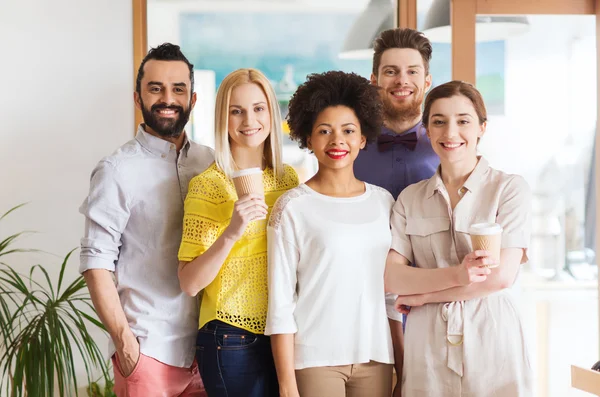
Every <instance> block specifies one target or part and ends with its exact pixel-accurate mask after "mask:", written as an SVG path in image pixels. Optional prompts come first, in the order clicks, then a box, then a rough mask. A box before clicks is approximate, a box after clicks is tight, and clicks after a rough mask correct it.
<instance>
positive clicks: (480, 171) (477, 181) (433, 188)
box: [427, 156, 490, 198]
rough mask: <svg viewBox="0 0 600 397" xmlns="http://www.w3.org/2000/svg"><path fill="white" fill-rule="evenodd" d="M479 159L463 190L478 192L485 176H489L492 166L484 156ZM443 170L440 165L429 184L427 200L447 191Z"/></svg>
mask: <svg viewBox="0 0 600 397" xmlns="http://www.w3.org/2000/svg"><path fill="white" fill-rule="evenodd" d="M478 158H479V161H478V162H477V165H476V166H475V168H474V169H473V172H471V175H469V177H468V178H467V180H466V181H465V183H464V185H463V188H464V189H467V190H468V191H470V192H474V191H476V190H477V189H478V188H479V187H480V186H481V182H482V181H483V179H484V178H485V175H486V174H487V172H488V170H489V168H490V165H489V163H488V161H487V160H486V159H485V158H483V157H482V156H479V157H478ZM441 170H442V166H441V164H440V165H439V166H438V169H437V171H436V172H435V174H434V175H433V176H432V177H431V178H430V179H429V181H428V182H427V198H431V196H433V194H434V193H435V192H437V191H439V190H441V189H444V190H445V189H446V187H445V186H444V182H443V181H442V175H441ZM461 190H462V189H461Z"/></svg>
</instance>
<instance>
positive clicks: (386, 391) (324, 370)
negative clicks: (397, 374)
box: [296, 361, 393, 397]
mask: <svg viewBox="0 0 600 397" xmlns="http://www.w3.org/2000/svg"><path fill="white" fill-rule="evenodd" d="M392 367H393V366H392V364H382V363H378V362H375V361H370V362H368V363H365V364H352V365H340V366H335V367H314V368H305V369H300V370H297V371H296V382H297V383H298V391H299V392H300V397H390V396H391V395H392Z"/></svg>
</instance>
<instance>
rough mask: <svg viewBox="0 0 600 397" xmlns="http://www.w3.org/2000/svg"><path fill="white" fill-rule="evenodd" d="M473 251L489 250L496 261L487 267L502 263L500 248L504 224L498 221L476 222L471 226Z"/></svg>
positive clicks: (470, 233)
mask: <svg viewBox="0 0 600 397" xmlns="http://www.w3.org/2000/svg"><path fill="white" fill-rule="evenodd" d="M469 235H470V236H471V244H473V251H477V250H484V251H489V252H490V253H491V254H492V255H491V256H492V258H493V259H495V261H496V263H494V264H493V265H488V266H487V267H498V266H499V265H500V248H501V245H502V226H500V225H499V224H497V223H476V224H473V225H471V227H469Z"/></svg>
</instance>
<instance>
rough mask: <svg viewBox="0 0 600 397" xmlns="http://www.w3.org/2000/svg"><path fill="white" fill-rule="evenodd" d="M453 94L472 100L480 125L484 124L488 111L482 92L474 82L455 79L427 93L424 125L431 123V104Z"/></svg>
mask: <svg viewBox="0 0 600 397" xmlns="http://www.w3.org/2000/svg"><path fill="white" fill-rule="evenodd" d="M453 96H464V97H466V98H467V99H469V100H470V101H471V103H472V104H473V108H475V113H477V118H478V119H479V125H482V124H483V123H485V122H486V121H487V111H486V110H485V103H484V102H483V97H482V96H481V93H480V92H479V91H478V90H477V88H475V87H474V86H473V85H472V84H470V83H466V82H464V81H459V80H454V81H450V82H448V83H444V84H442V85H438V86H437V87H435V88H434V89H433V90H431V91H430V92H429V94H428V95H427V99H425V106H424V108H423V126H425V128H427V127H428V125H429V113H430V112H431V106H432V105H433V103H434V102H435V101H437V100H438V99H443V98H452V97H453Z"/></svg>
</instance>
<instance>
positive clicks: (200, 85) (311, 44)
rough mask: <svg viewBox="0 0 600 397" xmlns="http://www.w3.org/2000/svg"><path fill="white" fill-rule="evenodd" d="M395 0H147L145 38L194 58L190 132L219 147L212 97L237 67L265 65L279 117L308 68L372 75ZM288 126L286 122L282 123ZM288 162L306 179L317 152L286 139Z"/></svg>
mask: <svg viewBox="0 0 600 397" xmlns="http://www.w3.org/2000/svg"><path fill="white" fill-rule="evenodd" d="M394 4H395V3H394V2H393V1H392V0H354V1H352V2H345V1H341V0H320V1H316V0H309V1H302V2H299V1H298V2H296V1H285V2H274V1H272V0H271V1H270V0H262V1H248V2H246V1H244V2H240V1H221V0H210V1H166V0H149V2H148V44H149V46H150V47H153V46H156V45H158V44H161V43H162V42H165V41H171V42H174V43H178V44H180V45H181V47H182V50H183V52H184V53H185V54H186V56H187V57H188V58H189V59H190V62H192V63H193V64H194V69H195V78H196V84H195V89H196V91H197V92H198V102H197V104H196V108H195V109H194V112H193V116H192V123H191V125H192V126H191V128H190V127H188V130H191V132H192V136H193V138H194V139H195V140H196V141H198V142H201V143H204V144H207V145H210V146H214V136H213V135H214V130H213V129H214V120H213V119H214V99H215V95H216V90H217V88H218V86H219V84H220V82H221V81H222V80H223V78H224V77H225V76H226V75H227V74H228V73H230V72H232V71H234V70H235V69H238V68H242V67H251V68H257V69H259V70H261V71H262V72H263V73H265V75H266V76H267V77H268V78H269V79H270V80H271V83H272V84H273V87H274V88H275V91H276V93H277V98H278V99H279V106H280V109H281V112H282V115H283V116H284V117H285V116H286V114H287V105H288V102H289V99H290V97H291V95H292V94H293V93H294V91H295V90H296V88H297V86H298V85H299V84H301V83H302V82H304V80H305V79H306V76H307V75H308V74H310V73H319V72H324V71H327V70H343V71H347V72H355V73H357V74H360V75H362V76H364V77H366V78H369V77H370V75H371V66H372V50H369V49H368V48H367V46H368V45H369V44H371V43H372V41H373V39H374V37H375V35H376V34H378V33H379V32H380V31H381V30H383V29H387V28H391V27H393V26H394V25H395V22H394V19H395V12H396V11H395V6H394ZM284 131H287V123H285V121H284ZM284 162H286V163H288V164H291V165H293V166H294V167H295V168H296V170H297V171H298V173H299V175H300V178H301V180H306V179H308V178H309V177H310V176H312V174H313V173H314V172H315V171H316V163H315V160H314V158H313V156H311V155H309V154H308V153H307V152H306V151H302V150H300V149H298V145H297V144H296V143H295V142H292V141H291V140H289V139H286V140H284Z"/></svg>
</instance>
